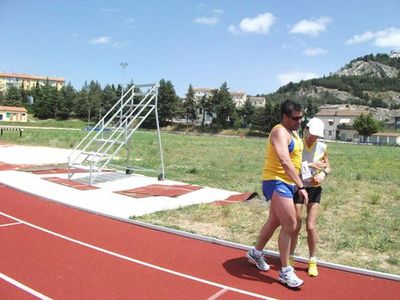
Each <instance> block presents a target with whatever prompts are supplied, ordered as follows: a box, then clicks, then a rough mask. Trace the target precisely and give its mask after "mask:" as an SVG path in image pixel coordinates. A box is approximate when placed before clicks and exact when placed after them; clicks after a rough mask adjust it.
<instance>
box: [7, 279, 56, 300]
mask: <svg viewBox="0 0 400 300" xmlns="http://www.w3.org/2000/svg"><path fill="white" fill-rule="evenodd" d="M0 278H1V279H3V280H5V281H7V282H9V283H11V284H12V285H15V286H16V287H18V288H20V289H21V290H24V291H25V292H27V293H29V294H31V295H33V296H35V297H38V298H39V299H43V300H51V298H49V297H47V296H45V295H43V294H41V293H39V292H37V291H35V290H33V289H31V288H30V287H28V286H26V285H25V284H22V283H21V282H19V281H16V280H15V279H12V278H11V277H8V276H7V275H5V274H3V273H0Z"/></svg>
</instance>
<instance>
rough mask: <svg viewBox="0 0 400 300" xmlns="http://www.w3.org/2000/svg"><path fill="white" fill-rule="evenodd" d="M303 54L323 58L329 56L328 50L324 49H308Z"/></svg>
mask: <svg viewBox="0 0 400 300" xmlns="http://www.w3.org/2000/svg"><path fill="white" fill-rule="evenodd" d="M303 54H304V55H305V56H323V55H327V54H328V50H327V49H323V48H318V47H317V48H307V49H306V50H304V52H303Z"/></svg>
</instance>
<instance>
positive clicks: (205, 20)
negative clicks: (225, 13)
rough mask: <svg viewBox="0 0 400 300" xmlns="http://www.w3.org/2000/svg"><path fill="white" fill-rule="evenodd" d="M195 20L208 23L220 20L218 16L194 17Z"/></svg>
mask: <svg viewBox="0 0 400 300" xmlns="http://www.w3.org/2000/svg"><path fill="white" fill-rule="evenodd" d="M194 22H195V23H197V24H206V25H210V26H211V25H215V24H217V23H218V22H219V19H218V18H217V17H200V18H196V19H194Z"/></svg>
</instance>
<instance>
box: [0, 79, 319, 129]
mask: <svg viewBox="0 0 400 300" xmlns="http://www.w3.org/2000/svg"><path fill="white" fill-rule="evenodd" d="M130 87H131V84H130V85H128V86H127V87H124V88H125V89H128V88H130ZM121 91H122V86H121V85H118V86H114V85H106V86H105V87H104V88H102V87H101V85H100V84H99V83H98V82H97V81H90V82H89V83H85V85H84V86H83V87H82V88H81V89H80V90H75V89H74V88H73V87H72V85H71V84H68V85H66V86H64V87H63V88H61V89H60V90H57V89H56V88H55V87H53V86H51V85H50V83H49V82H47V83H46V84H45V85H43V86H40V85H39V84H38V85H36V87H35V88H33V89H32V90H25V89H24V87H23V86H22V87H20V88H17V87H10V88H9V89H8V90H7V92H6V93H5V94H4V95H2V94H0V105H6V106H24V107H26V108H27V109H28V111H29V112H31V113H33V114H34V115H35V116H36V117H38V118H40V119H48V118H55V119H60V120H66V119H69V118H79V119H82V120H87V121H88V122H91V123H95V122H97V121H98V120H100V119H101V117H102V116H104V114H105V113H106V112H108V111H109V110H110V109H111V107H112V106H113V105H114V104H115V103H116V102H117V101H118V100H119V99H120V97H121ZM30 97H31V99H32V98H33V100H34V101H33V103H32V102H31V101H29V99H30ZM282 100H284V99H281V98H280V97H272V98H271V99H270V101H268V102H267V103H266V105H265V106H264V107H255V106H254V105H252V103H251V102H250V101H246V102H245V104H244V105H243V106H242V107H236V106H235V103H234V102H233V99H232V97H231V95H230V93H229V88H228V85H227V83H223V84H222V85H221V87H220V88H219V89H215V90H213V91H212V93H211V95H210V96H204V97H203V98H201V99H200V101H197V100H196V99H195V96H194V91H193V87H192V86H191V85H190V86H189V88H188V91H187V94H186V97H185V98H184V99H181V98H179V97H178V96H177V95H176V92H175V88H174V86H173V84H172V83H171V81H168V80H164V79H162V80H161V81H160V87H159V97H158V115H159V121H160V125H161V126H165V125H167V124H169V123H171V122H172V121H173V120H176V119H180V120H182V119H184V120H186V123H187V125H199V124H200V125H201V127H202V128H203V129H206V128H205V127H208V128H209V129H214V130H221V129H228V128H235V129H238V128H249V129H252V130H255V131H258V132H269V131H270V129H271V128H272V126H273V125H275V124H276V123H278V122H279V103H280V102H281V101H282ZM306 105H307V106H308V107H310V109H309V110H308V111H309V112H314V113H315V112H316V107H315V105H314V104H313V102H312V101H308V103H306ZM207 117H208V118H210V117H211V118H212V123H211V124H206V122H205V120H206V118H207ZM143 125H144V126H146V127H149V128H152V127H154V126H155V120H154V117H153V118H152V117H150V118H149V119H148V120H146V122H145V123H143Z"/></svg>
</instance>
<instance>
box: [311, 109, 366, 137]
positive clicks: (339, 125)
mask: <svg viewBox="0 0 400 300" xmlns="http://www.w3.org/2000/svg"><path fill="white" fill-rule="evenodd" d="M362 113H364V114H366V112H364V111H361V110H358V109H354V108H352V107H350V106H345V107H342V106H328V107H320V111H319V112H318V113H317V114H315V117H317V118H319V119H321V120H322V121H323V122H324V126H325V131H324V139H326V140H341V141H353V140H354V139H358V132H357V131H356V130H355V129H354V128H353V121H354V119H355V118H356V117H358V116H360V115H361V114H362Z"/></svg>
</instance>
